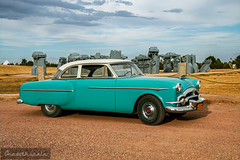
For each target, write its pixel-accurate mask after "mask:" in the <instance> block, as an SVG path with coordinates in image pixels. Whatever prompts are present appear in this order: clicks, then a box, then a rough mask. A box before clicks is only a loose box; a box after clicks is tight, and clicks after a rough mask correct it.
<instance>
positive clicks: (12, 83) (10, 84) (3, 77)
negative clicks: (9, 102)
mask: <svg viewBox="0 0 240 160" xmlns="http://www.w3.org/2000/svg"><path fill="white" fill-rule="evenodd" d="M56 71H57V68H56V67H47V73H48V74H50V75H53V74H55V73H56ZM31 72H32V66H15V65H0V94H10V93H19V88H20V86H21V85H22V84H23V83H26V82H32V81H37V77H36V76H32V75H31ZM48 78H49V77H46V79H48Z"/></svg>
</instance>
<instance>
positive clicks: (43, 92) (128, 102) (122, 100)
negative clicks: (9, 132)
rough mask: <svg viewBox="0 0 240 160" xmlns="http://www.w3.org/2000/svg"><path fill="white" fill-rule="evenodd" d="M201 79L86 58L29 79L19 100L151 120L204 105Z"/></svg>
mask: <svg viewBox="0 0 240 160" xmlns="http://www.w3.org/2000/svg"><path fill="white" fill-rule="evenodd" d="M200 87H201V84H200V81H198V80H196V79H192V78H186V77H185V78H184V77H180V78H178V77H148V76H145V75H144V74H143V73H142V72H141V70H140V69H139V68H138V67H137V66H136V65H135V64H134V63H133V62H131V61H129V60H114V59H101V60H81V61H75V62H70V63H67V64H65V65H63V66H61V67H60V68H59V69H58V71H57V72H56V74H55V75H54V77H53V78H52V79H50V80H44V81H38V82H29V83H25V84H23V85H22V86H21V88H20V99H19V100H17V103H26V104H30V105H36V106H41V110H42V112H43V114H45V115H46V116H48V117H57V116H60V115H61V114H62V112H63V111H64V110H88V111H103V112H118V113H130V114H131V113H137V114H138V116H139V118H140V119H141V121H142V122H143V123H145V124H149V125H157V124H160V123H161V122H162V121H163V120H164V118H165V114H166V112H167V113H169V114H170V115H173V114H175V115H176V114H178V115H182V114H185V113H186V112H189V111H195V110H200V109H201V108H202V104H203V101H204V100H205V99H204V98H202V97H201V96H200V94H199V89H200Z"/></svg>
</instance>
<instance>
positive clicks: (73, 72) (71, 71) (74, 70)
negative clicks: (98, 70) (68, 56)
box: [61, 66, 78, 79]
mask: <svg viewBox="0 0 240 160" xmlns="http://www.w3.org/2000/svg"><path fill="white" fill-rule="evenodd" d="M77 74H78V66H74V67H71V68H68V69H67V70H66V71H65V72H64V73H63V74H62V76H61V78H69V79H71V78H77Z"/></svg>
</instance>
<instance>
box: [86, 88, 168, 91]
mask: <svg viewBox="0 0 240 160" xmlns="http://www.w3.org/2000/svg"><path fill="white" fill-rule="evenodd" d="M88 88H89V89H139V90H155V91H162V90H168V89H169V88H138V87H88Z"/></svg>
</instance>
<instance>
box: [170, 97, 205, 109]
mask: <svg viewBox="0 0 240 160" xmlns="http://www.w3.org/2000/svg"><path fill="white" fill-rule="evenodd" d="M204 101H205V98H202V97H200V98H199V99H198V100H189V105H188V106H181V107H173V106H167V107H166V108H165V109H166V111H167V112H170V113H184V112H189V111H195V110H197V105H198V104H203V102H204Z"/></svg>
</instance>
